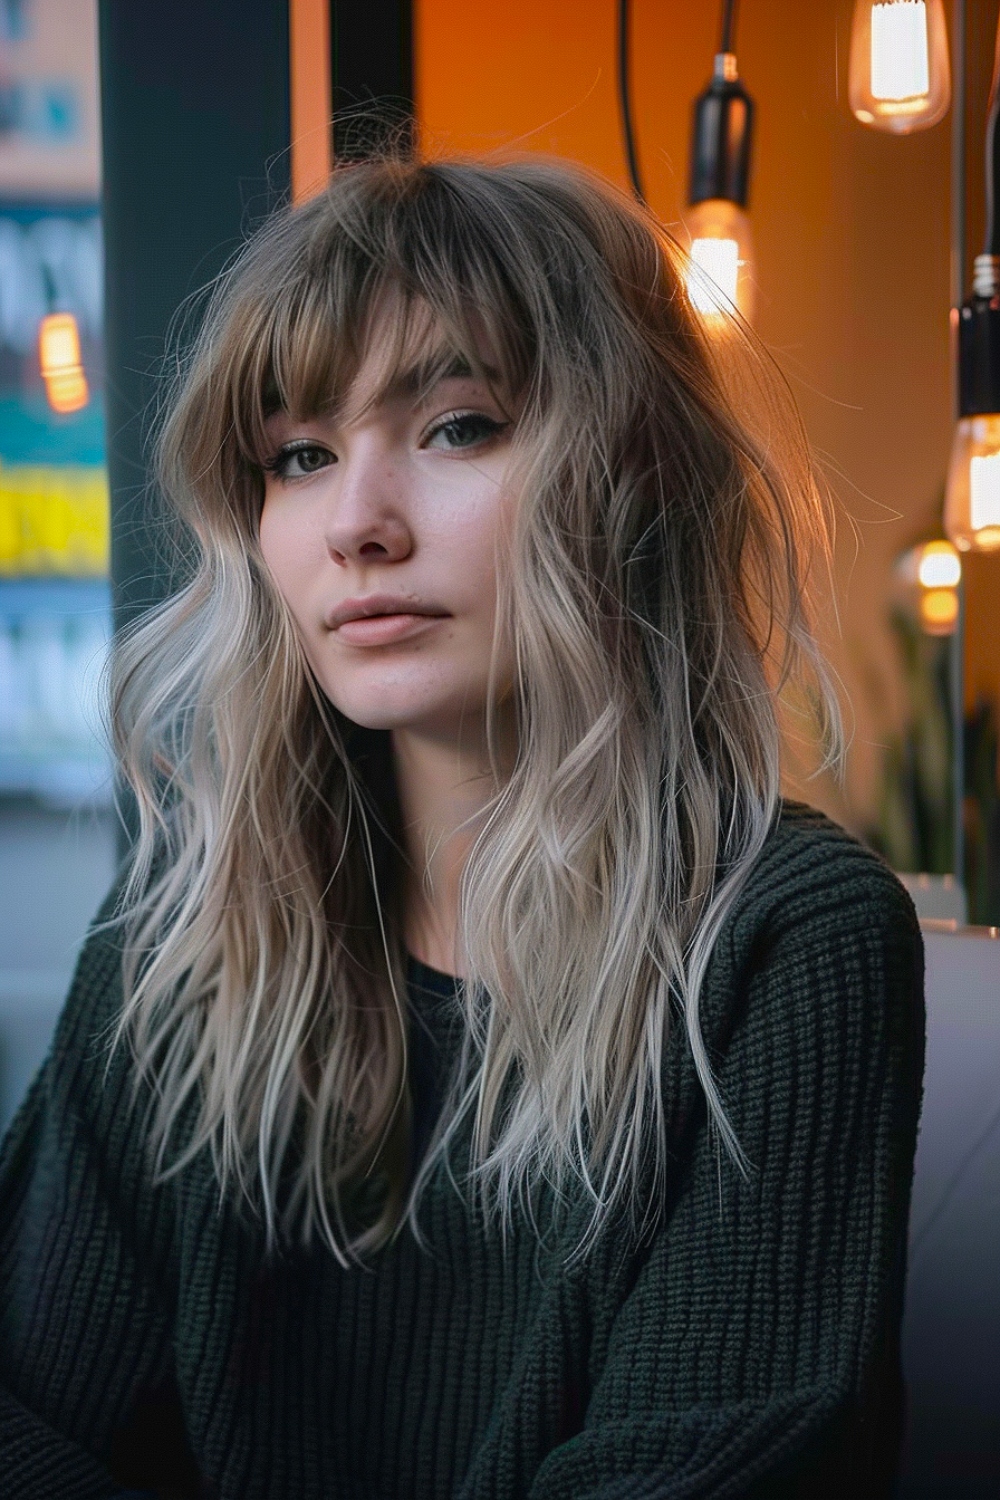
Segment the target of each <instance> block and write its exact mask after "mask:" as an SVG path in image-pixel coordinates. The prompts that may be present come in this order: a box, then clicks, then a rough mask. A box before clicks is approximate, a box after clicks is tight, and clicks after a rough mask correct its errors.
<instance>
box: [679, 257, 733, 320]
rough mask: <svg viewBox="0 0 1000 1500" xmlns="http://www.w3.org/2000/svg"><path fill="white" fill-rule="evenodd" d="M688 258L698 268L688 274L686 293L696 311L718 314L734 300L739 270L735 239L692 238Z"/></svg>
mask: <svg viewBox="0 0 1000 1500" xmlns="http://www.w3.org/2000/svg"><path fill="white" fill-rule="evenodd" d="M691 259H692V261H693V262H694V264H695V266H696V267H697V268H698V269H697V271H695V272H694V273H693V274H692V275H690V276H689V277H688V296H689V297H690V298H691V305H692V306H693V307H694V309H695V311H696V312H700V313H703V314H704V313H709V314H710V313H720V312H722V311H724V310H725V309H726V308H728V307H731V306H732V305H733V304H734V303H735V301H736V283H737V281H738V280H739V273H740V248H739V245H738V244H737V243H736V241H735V240H714V239H712V240H709V239H702V240H693V241H692V242H691ZM699 272H700V273H701V274H698V273H699ZM706 278H708V279H707V280H706Z"/></svg>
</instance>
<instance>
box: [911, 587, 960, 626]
mask: <svg viewBox="0 0 1000 1500" xmlns="http://www.w3.org/2000/svg"><path fill="white" fill-rule="evenodd" d="M920 623H921V625H922V626H923V627H924V629H925V630H926V631H927V633H928V635H951V633H952V631H953V630H954V629H955V626H956V625H957V624H958V592H957V590H956V589H928V590H927V592H926V593H925V594H924V595H923V596H922V597H921V600H920Z"/></svg>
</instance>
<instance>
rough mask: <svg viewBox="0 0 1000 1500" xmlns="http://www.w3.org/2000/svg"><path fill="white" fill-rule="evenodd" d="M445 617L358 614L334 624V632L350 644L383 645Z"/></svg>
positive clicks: (412, 633)
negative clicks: (354, 617) (339, 623)
mask: <svg viewBox="0 0 1000 1500" xmlns="http://www.w3.org/2000/svg"><path fill="white" fill-rule="evenodd" d="M447 618H448V617H447V615H426V614H421V615H416V614H397V615H391V614H390V615H360V616H358V617H357V618H356V619H353V620H345V621H344V622H343V624H342V625H338V626H336V627H335V629H334V634H335V635H336V636H337V637H338V638H339V639H340V640H342V641H346V642H347V643H348V645H350V646H383V645H386V644H388V643H389V642H390V641H399V640H402V639H403V638H404V637H405V636H410V635H416V634H418V633H419V632H420V631H422V630H426V629H427V628H428V627H429V626H431V625H436V624H437V623H438V621H440V620H445V619H447Z"/></svg>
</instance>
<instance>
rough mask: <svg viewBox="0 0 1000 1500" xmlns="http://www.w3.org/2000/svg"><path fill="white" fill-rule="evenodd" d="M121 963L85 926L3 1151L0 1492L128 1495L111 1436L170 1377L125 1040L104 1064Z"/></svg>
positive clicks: (153, 1224)
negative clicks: (46, 1047) (45, 1051)
mask: <svg viewBox="0 0 1000 1500" xmlns="http://www.w3.org/2000/svg"><path fill="white" fill-rule="evenodd" d="M119 965H120V955H119V954H118V952H117V951H116V948H115V944H114V941H113V939H110V938H109V937H108V936H107V934H103V935H98V936H92V937H91V938H90V939H89V941H88V943H87V945H86V947H85V949H84V953H83V955H82V957H81V960H80V963H79V965H78V967H77V972H76V976H75V978H74V982H73V986H72V988H71V991H70V994H69V997H68V1000H67V1003H66V1006H65V1008H64V1010H63V1013H62V1016H61V1019H60V1022H59V1025H58V1027H57V1031H56V1036H55V1039H54V1042H53V1045H52V1048H51V1051H50V1053H49V1056H48V1058H47V1060H46V1062H45V1064H44V1066H43V1068H42V1070H41V1072H40V1073H39V1075H38V1077H37V1078H36V1080H35V1082H34V1084H33V1086H32V1088H31V1090H30V1092H29V1095H28V1097H27V1099H26V1100H25V1102H24V1103H23V1105H22V1106H21V1109H20V1111H19V1112H18V1114H17V1116H16V1117H15V1120H14V1123H13V1125H12V1127H11V1129H10V1131H9V1133H8V1135H7V1138H6V1140H5V1142H4V1146H3V1150H2V1154H0V1493H2V1494H3V1495H4V1496H5V1497H6V1500H70V1497H72V1500H91V1497H93V1500H104V1497H109V1496H112V1495H119V1496H123V1497H124V1496H125V1495H129V1494H133V1493H136V1492H135V1491H132V1490H123V1489H120V1488H118V1487H117V1486H116V1484H115V1482H114V1480H113V1479H112V1477H111V1471H110V1468H109V1464H110V1463H111V1461H112V1457H113V1450H114V1445H115V1441H116V1433H118V1432H119V1431H120V1430H121V1428H122V1425H123V1423H125V1422H126V1420H127V1419H128V1417H129V1414H130V1413H131V1412H132V1411H134V1410H135V1408H136V1406H137V1405H139V1406H140V1407H141V1403H142V1401H143V1399H144V1395H145V1393H147V1392H151V1391H154V1390H156V1389H157V1388H160V1389H162V1387H163V1382H164V1380H165V1379H167V1378H168V1376H169V1369H170V1337H169V1329H170V1321H169V1317H168V1311H167V1309H168V1301H169V1299H168V1294H167V1291H166V1288H165V1286H164V1285H163V1284H161V1282H160V1281H159V1280H158V1278H157V1275H156V1272H155V1269H154V1266H155V1261H156V1257H155V1254H154V1252H153V1246H154V1244H155V1242H156V1240H157V1237H158V1236H159V1237H160V1239H161V1240H162V1238H163V1236H164V1234H165V1233H166V1224H165V1222H164V1221H163V1216H162V1214H163V1210H162V1204H159V1205H158V1200H156V1198H155V1195H150V1193H149V1192H148V1191H147V1192H146V1193H145V1194H140V1193H139V1192H138V1191H137V1187H138V1183H137V1181H136V1171H137V1162H138V1161H139V1160H140V1159H141V1152H140V1151H139V1150H138V1148H137V1146H136V1143H135V1132H136V1121H135V1117H134V1115H133V1114H132V1112H131V1111H130V1108H129V1100H130V1093H131V1090H130V1079H129V1069H128V1068H127V1066H126V1064H125V1061H124V1058H125V1054H124V1052H122V1053H119V1054H115V1057H114V1058H113V1059H112V1067H111V1068H110V1070H109V1071H108V1072H107V1074H106V1073H105V1067H106V1064H107V1060H108V1045H107V1042H108V1038H107V1026H108V1023H109V1021H110V1020H112V1019H113V1016H114V1008H113V1005H112V1003H111V1001H112V1000H113V999H114V998H116V997H117V998H120V985H119V983H118V967H119ZM151 1197H152V1199H153V1201H152V1202H150V1199H151ZM140 1202H143V1203H144V1204H146V1205H147V1206H146V1207H143V1208H141V1209H140V1208H139V1207H137V1205H138V1204H139V1203H140ZM124 1477H125V1476H123V1478H124Z"/></svg>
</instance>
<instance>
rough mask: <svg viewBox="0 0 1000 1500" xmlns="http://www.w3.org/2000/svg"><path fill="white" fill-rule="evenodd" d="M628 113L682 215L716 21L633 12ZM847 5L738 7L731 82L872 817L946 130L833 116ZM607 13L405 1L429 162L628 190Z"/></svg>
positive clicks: (940, 425) (558, 4)
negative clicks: (832, 564) (569, 175)
mask: <svg viewBox="0 0 1000 1500" xmlns="http://www.w3.org/2000/svg"><path fill="white" fill-rule="evenodd" d="M633 8H634V29H633V37H634V44H633V56H634V67H633V73H632V76H633V107H634V114H635V117H636V121H637V135H638V143H639V152H640V160H641V164H642V167H643V169H644V173H645V177H646V183H647V191H648V195H649V198H650V201H651V203H652V205H653V207H654V209H655V210H656V212H657V213H658V214H660V215H661V217H663V218H664V219H665V220H666V221H668V222H670V221H672V220H675V219H676V218H677V216H678V213H679V210H680V208H681V206H682V203H683V200H684V192H685V185H686V177H687V158H688V141H689V122H690V110H691V101H692V100H693V98H694V96H695V95H696V94H697V93H698V92H699V91H700V90H701V89H702V88H703V87H704V85H705V83H706V82H707V80H708V77H709V73H710V71H711V62H712V54H713V51H714V48H715V45H716V35H717V25H718V11H719V9H720V7H719V6H718V5H717V4H715V3H700V4H696V3H694V0H655V3H654V0H633ZM851 9H852V6H851V3H850V0H824V3H822V4H818V5H804V4H803V3H802V0H757V3H756V4H745V5H743V6H741V7H740V14H739V30H738V37H737V40H738V48H737V50H738V55H739V59H740V70H741V74H742V76H743V78H744V81H745V83H746V85H747V87H748V88H749V90H750V92H751V93H752V95H753V96H754V98H755V100H756V101H757V106H758V116H757V138H756V155H755V165H754V174H753V187H752V197H751V204H750V208H751V213H752V218H753V226H754V234H755V240H756V252H757V281H758V313H757V327H758V331H759V332H760V334H761V335H762V337H763V338H764V340H765V341H766V343H767V344H768V345H769V346H770V348H771V349H772V351H773V352H774V354H775V356H776V357H777V359H778V360H779V362H780V363H781V366H782V368H783V369H784V370H785V372H786V374H787V376H788V378H789V380H790V381H791V383H792V385H793V388H794V390H795V393H796V396H797V399H798V401H799V403H800V406H801V408H802V412H803V416H804V418H805V421H806V425H807V429H808V431H809V433H810V436H811V439H812V442H813V444H814V447H815V450H816V453H817V456H818V458H819V460H820V462H821V464H822V465H823V467H824V470H825V472H826V474H827V476H828V478H829V481H830V484H831V486H832V488H833V491H834V494H835V497H836V500H837V502H838V505H839V508H840V522H839V536H838V543H837V585H838V592H839V596H840V607H841V617H842V624H841V629H840V632H839V634H838V631H837V629H836V627H835V626H834V625H833V624H832V622H828V626H827V631H826V639H827V642H828V650H829V652H830V654H831V656H832V658H833V660H834V663H835V665H836V667H837V669H838V670H839V671H840V673H841V675H842V677H843V679H844V682H845V685H846V687H847V689H848V692H849V695H850V697H851V699H852V702H853V708H854V718H855V721H856V731H855V738H854V744H853V746H852V750H851V755H850V762H849V771H848V791H847V803H846V805H845V804H844V803H842V802H841V801H840V799H839V796H838V794H837V792H836V790H835V789H834V788H832V787H830V786H825V787H819V786H817V785H815V784H814V785H813V786H812V787H810V788H808V789H807V795H809V796H810V798H811V800H814V801H820V802H822V803H823V804H824V805H826V806H828V807H830V808H831V809H832V810H834V811H839V812H840V814H841V815H842V816H846V817H847V818H848V820H849V821H852V822H854V823H856V824H858V825H860V824H862V823H863V822H864V821H865V819H866V818H867V817H868V816H869V815H870V814H871V813H872V812H873V810H874V800H875V794H876V778H877V773H878V768H879V763H880V759H881V756H880V744H881V743H882V742H883V741H884V739H885V736H886V734H887V732H888V731H889V729H890V728H891V726H892V725H893V723H894V722H895V721H896V720H897V719H898V717H899V715H900V714H901V712H902V711H903V708H904V698H903V691H902V686H901V683H900V682H899V677H898V673H897V670H896V665H895V655H894V650H895V648H894V644H893V641H892V639H891V637H890V635H889V632H888V627H887V623H886V618H885V617H886V607H885V601H886V597H887V592H888V589H889V586H890V583H889V579H890V569H891V564H892V561H893V559H894V558H895V557H896V556H897V555H898V553H899V552H901V551H902V550H904V549H905V548H906V547H907V546H909V545H910V544H911V543H912V542H913V541H914V540H916V539H917V538H918V537H919V536H920V534H921V533H922V532H924V531H925V530H926V529H927V528H928V527H930V526H932V525H933V523H934V519H935V516H936V514H937V513H938V507H939V505H940V497H941V491H942V487H943V483H944V475H945V470H946V466H947V458H948V450H949V446H950V441H951V420H952V418H951V412H952V397H951V373H950V359H949V349H948V307H949V222H948V215H949V138H948V135H949V125H948V123H947V121H946V122H945V123H943V124H941V125H939V126H937V127H936V128H934V129H932V130H930V131H926V132H923V133H922V134H919V135H915V136H911V137H908V138H900V139H896V138H890V137H888V136H885V135H880V134H878V133H876V132H874V131H870V130H866V129H864V128H863V127H862V126H860V125H858V124H857V123H856V122H855V121H854V120H853V118H852V117H851V115H850V113H849V111H848V109H847V103H846V70H847V38H848V33H849V27H850V18H851ZM615 11H616V6H615V4H614V0H501V3H499V4H494V5H490V6H483V7H477V6H471V5H469V4H468V3H467V0H416V24H415V49H416V86H417V110H418V117H419V121H420V126H421V130H422V138H423V144H424V147H425V149H427V150H429V151H430V152H431V153H432V154H433V153H443V152H446V151H449V150H461V151H473V152H488V151H490V150H492V149H495V148H497V147H501V146H502V147H510V146H512V145H514V146H517V147H518V148H520V149H523V150H526V151H548V152H556V153H559V154H563V155H566V156H570V157H574V158H576V159H578V160H581V161H584V162H587V163H589V164H590V165H591V166H594V167H596V168H597V169H598V170H600V171H602V172H604V173H605V174H607V175H608V176H609V177H611V178H613V179H614V180H615V181H616V182H618V183H620V184H622V185H625V183H626V174H625V166H624V157H623V154H622V146H621V134H620V128H619V121H618V112H617V100H616V91H615V67H616V64H615Z"/></svg>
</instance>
